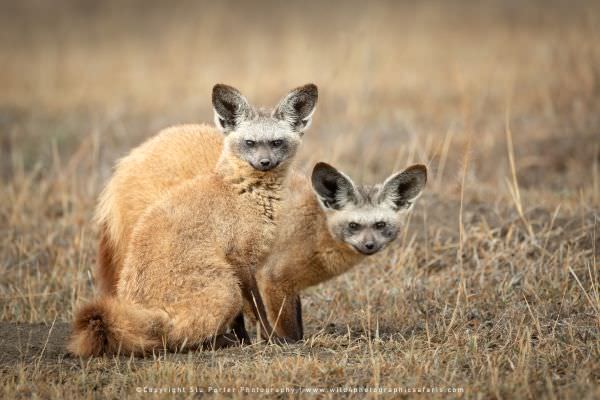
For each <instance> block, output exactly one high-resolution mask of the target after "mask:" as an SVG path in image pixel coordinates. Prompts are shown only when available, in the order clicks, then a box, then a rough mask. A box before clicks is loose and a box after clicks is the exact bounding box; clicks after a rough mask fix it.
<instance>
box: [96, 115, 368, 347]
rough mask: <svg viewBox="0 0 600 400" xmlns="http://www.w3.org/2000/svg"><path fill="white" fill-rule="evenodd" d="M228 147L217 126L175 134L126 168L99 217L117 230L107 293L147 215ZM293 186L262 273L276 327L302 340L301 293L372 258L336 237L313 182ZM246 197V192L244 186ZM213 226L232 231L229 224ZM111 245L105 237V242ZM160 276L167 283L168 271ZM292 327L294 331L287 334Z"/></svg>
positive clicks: (297, 177)
mask: <svg viewBox="0 0 600 400" xmlns="http://www.w3.org/2000/svg"><path fill="white" fill-rule="evenodd" d="M222 143H223V140H222V134H221V133H220V132H218V131H217V130H215V129H214V128H211V127H209V126H205V125H188V126H184V127H174V128H169V129H167V130H165V131H163V132H161V133H160V134H159V135H158V136H157V137H155V138H152V139H150V140H148V141H146V142H145V143H144V144H142V145H141V146H140V147H138V148H137V149H135V150H134V151H133V152H132V153H131V154H130V156H128V157H126V158H124V159H123V160H121V161H120V162H119V164H118V165H117V168H116V170H115V175H114V177H113V179H112V180H111V181H110V183H109V185H108V186H107V188H106V189H105V190H104V192H103V194H102V197H101V202H100V206H99V207H98V211H97V219H98V220H99V221H101V222H103V223H105V224H106V225H107V226H108V227H109V229H108V230H107V233H108V235H109V236H110V238H109V240H108V241H107V242H108V243H110V244H111V245H112V246H114V249H115V255H114V256H113V257H112V260H113V264H110V263H107V262H104V261H105V260H104V258H100V259H99V263H98V272H97V278H98V280H99V282H100V284H101V286H100V287H101V290H102V291H103V293H106V294H110V293H116V290H114V291H113V290H112V289H111V290H106V289H104V288H115V289H116V287H117V282H118V280H119V276H120V271H121V269H122V265H123V261H124V254H125V252H126V250H125V249H124V248H125V247H126V246H127V245H128V244H129V243H130V241H131V236H132V226H133V225H135V224H136V222H137V221H138V219H139V218H140V216H141V215H142V213H143V211H144V210H146V209H147V208H148V206H149V205H150V204H153V203H155V202H156V201H157V200H158V199H161V198H162V197H163V196H165V194H166V193H167V192H168V191H169V190H170V189H172V188H173V187H176V186H177V185H180V184H182V183H185V182H187V181H189V180H190V179H192V178H194V177H197V176H206V175H207V174H208V171H210V170H212V168H214V166H215V165H216V164H217V161H218V157H219V154H220V152H221V150H222V147H223V144H222ZM288 185H289V190H288V191H287V201H286V202H285V203H284V204H283V207H284V209H283V210H282V215H283V218H284V223H283V224H281V227H280V229H281V231H280V233H278V236H277V243H276V244H275V245H274V247H273V255H272V257H270V258H269V259H268V261H267V262H266V263H265V269H264V271H260V272H259V275H258V281H259V282H258V284H259V286H260V288H261V294H262V296H263V299H264V301H265V306H266V307H267V311H268V315H269V321H270V322H271V323H272V324H274V323H275V321H278V324H277V327H276V332H277V333H278V334H281V333H285V335H284V336H296V337H297V336H298V335H297V332H293V331H294V328H293V327H294V326H296V325H297V324H295V323H294V321H295V319H296V317H295V312H293V311H294V310H293V309H294V304H293V302H292V300H293V299H294V297H295V296H296V295H297V294H298V293H299V292H300V291H301V290H303V289H305V288H307V287H309V286H312V285H316V284H318V283H321V282H324V281H326V280H328V279H331V278H333V277H335V276H337V275H339V274H341V273H343V272H344V271H346V270H348V269H350V268H351V267H353V266H354V265H356V264H357V263H359V262H360V261H361V260H362V259H363V258H364V256H362V255H361V254H359V253H358V252H356V251H355V250H353V249H350V248H349V247H348V246H347V245H345V244H344V243H341V242H337V241H335V240H334V239H333V238H332V237H331V235H330V234H329V231H328V230H327V225H326V220H325V215H324V213H323V211H322V210H321V209H320V207H319V205H318V203H317V200H316V198H315V195H314V193H313V191H312V188H311V185H310V182H309V181H308V179H307V178H306V177H304V176H303V175H301V174H298V173H292V176H291V178H290V180H289V184H288ZM246 186H251V185H250V182H246ZM239 190H240V191H242V187H241V186H240V189H239ZM179 212H183V211H179ZM148 218H150V217H148ZM183 219H185V218H183ZM184 222H185V221H184ZM213 223H214V224H215V225H219V226H222V227H226V226H227V225H226V224H224V222H223V221H222V222H213ZM149 226H151V224H150V225H149ZM249 227H251V226H250V225H249ZM236 229H238V226H236ZM251 229H252V227H251ZM226 230H227V229H226ZM162 231H163V230H162V228H161V229H150V232H149V235H156V234H158V233H159V232H162ZM225 233H227V232H225ZM156 237H157V238H158V237H159V236H156ZM104 240H105V239H103V238H101V242H102V241H104ZM163 240H167V239H166V238H161V239H157V242H156V243H157V246H158V247H157V248H161V247H160V246H164V243H166V242H162V243H163V244H161V241H163ZM169 240H170V239H169ZM161 251H162V250H161ZM157 254H160V251H159V252H158V253H157ZM158 276H159V277H160V278H164V270H162V272H160V274H159V275H158ZM127 279H128V278H127ZM159 280H160V279H159ZM159 284H160V282H159ZM284 299H285V300H286V301H284ZM251 310H252V304H251V302H250V303H247V304H246V307H245V314H246V315H252V313H250V311H251ZM285 326H289V328H288V329H287V330H286V329H285Z"/></svg>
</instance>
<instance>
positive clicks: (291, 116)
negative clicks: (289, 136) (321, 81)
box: [273, 83, 319, 134]
mask: <svg viewBox="0 0 600 400" xmlns="http://www.w3.org/2000/svg"><path fill="white" fill-rule="evenodd" d="M318 98H319V90H318V89H317V85H314V84H312V83H309V84H306V85H304V86H300V87H299V88H296V89H293V90H291V91H290V92H289V93H288V94H287V95H286V96H285V97H284V98H283V99H282V100H281V101H280V102H279V104H278V105H277V107H275V110H273V117H275V118H277V119H280V120H283V121H286V122H288V123H289V124H290V125H291V127H292V129H294V131H296V132H298V133H299V134H302V133H303V132H304V131H305V130H306V129H308V127H309V126H310V123H311V121H312V115H313V112H315V107H316V105H317V99H318Z"/></svg>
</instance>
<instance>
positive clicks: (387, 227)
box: [312, 163, 427, 255]
mask: <svg viewBox="0 0 600 400" xmlns="http://www.w3.org/2000/svg"><path fill="white" fill-rule="evenodd" d="M426 182H427V168H426V167H425V166H424V165H413V166H411V167H409V168H407V169H406V170H404V171H402V172H399V173H396V174H393V175H391V176H390V177H389V178H387V179H386V180H385V182H383V183H382V184H377V185H374V186H360V185H355V184H354V183H353V182H352V180H351V179H350V178H349V177H348V176H347V175H345V174H343V173H341V172H339V171H338V170H336V169H335V168H333V167H332V166H331V165H329V164H326V163H318V164H317V165H315V167H314V169H313V173H312V185H313V189H314V191H315V193H316V194H317V198H318V200H319V203H320V204H321V206H322V208H323V210H324V211H325V214H326V217H327V226H328V228H329V232H330V233H331V235H332V236H333V237H334V238H335V239H336V240H338V241H342V242H344V243H346V244H347V245H348V246H350V247H352V248H353V249H355V250H356V251H358V252H360V253H362V254H365V255H370V254H375V253H377V252H378V251H380V250H381V249H383V248H384V247H385V246H386V245H387V244H388V243H390V242H391V241H393V240H394V239H395V238H396V237H397V236H398V232H399V231H400V229H401V227H402V217H403V214H404V212H405V211H407V210H409V209H410V208H411V207H412V205H413V204H414V202H415V200H416V199H417V198H418V197H419V195H420V194H421V191H422V190H423V187H424V186H425V183H426Z"/></svg>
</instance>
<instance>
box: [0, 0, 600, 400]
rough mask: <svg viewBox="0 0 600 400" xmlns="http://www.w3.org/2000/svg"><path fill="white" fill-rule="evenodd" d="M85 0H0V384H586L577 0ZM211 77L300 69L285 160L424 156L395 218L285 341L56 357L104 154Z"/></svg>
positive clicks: (593, 254) (294, 74) (556, 392)
mask: <svg viewBox="0 0 600 400" xmlns="http://www.w3.org/2000/svg"><path fill="white" fill-rule="evenodd" d="M92 4H93V3H89V2H84V3H79V2H69V3H66V2H65V3H64V4H62V5H60V6H57V5H56V2H52V4H50V3H47V4H46V2H33V1H32V2H11V3H7V4H2V5H0V8H1V10H0V27H1V28H0V87H1V88H2V89H1V90H0V132H1V133H0V134H1V136H0V179H2V187H1V188H0V198H2V202H1V203H0V271H1V275H0V321H5V323H3V324H2V325H0V326H1V327H2V328H1V331H0V336H1V338H0V349H1V350H2V351H1V352H2V354H3V358H2V363H1V365H0V377H1V382H2V386H1V388H0V397H3V398H9V397H14V396H21V397H29V396H30V395H36V396H38V397H41V398H47V397H61V398H71V397H74V396H81V397H96V396H98V397H100V396H102V397H104V396H107V397H112V398H122V397H123V396H124V395H134V394H135V388H136V387H138V386H142V387H143V386H149V387H163V386H166V387H189V386H197V387H204V388H207V387H208V386H212V387H215V386H219V387H234V388H237V387H240V386H244V387H263V388H281V387H319V388H329V387H337V386H349V387H356V386H384V387H392V388H393V387H404V388H413V387H415V388H421V387H460V388H464V390H465V393H464V394H458V395H457V394H450V396H466V397H477V398H490V397H491V398H513V397H517V398H539V397H548V398H575V397H577V398H582V399H585V398H590V399H591V398H598V397H599V396H600V361H599V360H600V345H599V343H600V333H599V327H600V294H599V290H600V288H599V284H600V279H599V269H598V264H597V263H598V261H597V259H598V255H599V253H600V251H599V250H598V249H599V248H600V240H599V239H598V237H599V236H600V229H599V227H598V225H599V221H598V213H599V211H600V208H599V206H600V198H599V196H600V183H599V179H600V178H599V166H598V163H599V161H600V135H599V132H600V40H599V39H600V30H599V29H598V27H600V23H599V22H600V21H599V16H600V8H599V7H598V5H597V4H594V2H591V1H590V2H576V3H568V4H567V3H565V4H562V3H558V2H543V3H539V4H534V3H530V4H529V5H521V4H520V2H514V3H513V2H503V3H500V2H498V3H494V2H483V3H481V2H478V3H470V2H469V3H454V2H453V3H452V4H449V3H447V2H443V3H430V2H428V3H422V4H419V5H417V6H415V5H409V4H397V3H396V2H390V3H370V4H368V5H367V4H366V3H363V2H353V3H345V6H344V7H339V6H335V5H333V4H330V5H328V6H322V5H318V3H317V2H315V3H312V2H309V3H308V4H306V3H305V2H296V3H295V4H290V5H286V6H285V7H284V6H282V5H276V4H275V3H274V2H273V4H267V3H265V4H264V5H263V6H253V7H251V6H249V5H245V4H240V3H238V2H227V3H220V5H218V6H217V5H212V6H208V5H202V4H199V3H197V2H190V3H183V2H178V3H177V5H166V4H163V3H156V2H151V3H148V2H145V1H144V2H137V3H135V2H134V3H128V5H123V4H119V3H117V2H115V3H112V2H109V3H104V2H102V3H98V5H96V6H92ZM218 81H221V82H227V83H230V84H233V85H235V86H238V87H239V88H240V89H241V90H242V91H243V92H244V93H246V94H247V95H248V97H249V98H250V99H251V100H253V101H257V102H262V103H266V104H270V103H273V102H274V101H275V100H276V99H277V98H278V96H280V95H282V94H283V93H284V92H285V90H287V89H288V88H290V87H292V86H295V85H298V84H301V83H304V82H307V81H314V82H315V83H317V84H318V85H319V86H320V89H321V98H320V105H319V109H318V111H317V113H316V116H315V122H314V126H313V128H312V129H311V131H310V132H309V133H307V135H306V139H305V142H304V145H303V146H304V149H303V151H302V154H301V155H300V158H301V165H302V166H303V167H304V168H308V167H310V166H311V164H312V163H314V162H315V161H317V160H324V161H328V162H332V163H334V164H335V165H336V166H339V167H340V168H342V169H343V170H345V171H347V172H348V173H349V174H351V175H352V176H353V177H357V178H359V179H360V180H363V181H366V182H373V181H375V180H378V179H381V178H383V177H385V176H387V175H388V174H389V173H390V172H392V170H397V169H400V168H402V167H404V166H406V165H408V164H409V163H411V162H416V161H419V162H426V163H427V164H428V165H429V166H430V170H431V175H430V183H429V184H428V187H427V190H426V193H425V195H424V196H423V198H422V200H421V201H420V204H419V205H418V206H417V208H416V210H415V212H414V213H413V214H412V216H411V219H410V223H409V224H407V228H406V231H405V233H404V235H403V236H402V238H401V240H399V241H398V243H397V244H396V245H395V246H393V247H392V248H390V249H388V250H387V251H386V252H385V253H384V254H382V255H380V256H377V257H376V258H373V259H369V262H367V263H365V264H364V265H361V266H359V267H357V268H355V269H354V270H353V271H352V272H350V273H348V274H346V275H344V276H342V277H340V278H338V279H336V280H334V281H332V282H328V283H326V284H323V285H321V286H319V287H317V288H313V289H311V290H308V291H307V292H306V293H305V296H304V307H305V313H304V314H305V321H306V341H305V342H304V343H301V344H298V345H293V346H286V347H277V346H265V345H263V344H257V345H253V346H249V347H246V348H243V349H232V350H225V351H217V352H203V353H198V354H189V355H173V354H169V355H163V356H160V357H157V358H154V359H152V358H151V359H146V360H129V359H123V358H122V359H94V360H91V361H83V360H76V359H72V358H65V357H64V353H63V350H62V348H61V343H62V341H63V339H64V336H65V335H66V333H67V328H66V325H65V322H68V321H69V320H70V318H71V315H72V310H73V306H74V305H75V304H76V303H77V302H79V301H82V300H84V299H87V298H90V297H91V296H92V295H93V293H94V289H93V282H92V279H91V269H92V266H93V264H94V258H95V242H96V233H97V232H96V227H95V226H94V225H93V224H92V223H91V221H90V219H91V215H92V212H93V207H94V204H95V201H96V197H97V195H98V192H99V190H100V189H101V187H102V185H103V183H104V182H105V181H106V179H108V177H109V175H110V168H111V166H112V165H113V163H114V161H115V160H116V159H117V158H118V157H119V156H122V155H123V154H125V153H126V152H127V151H128V149H130V148H131V147H132V146H134V145H136V144H137V143H139V142H140V141H141V140H143V139H144V138H146V137H148V136H150V135H152V134H153V133H155V132H156V131H157V130H158V129H160V128H162V127H165V126H167V125H171V124H175V123H180V122H190V121H209V120H211V111H210V107H209V105H210V104H209V93H210V88H211V86H212V85H213V84H214V83H215V82H218ZM7 322H11V323H14V322H22V323H45V324H42V325H39V324H38V325H19V327H20V328H19V329H17V328H16V326H15V325H14V324H8V323H7ZM32 327H34V328H35V329H33V328H32ZM51 327H52V328H51ZM50 328H51V329H50ZM49 330H51V332H50V333H48V331H49ZM27 332H29V333H27ZM16 349H18V351H17V350H16ZM273 395H276V394H273ZM347 395H348V394H347ZM146 396H147V395H143V394H142V395H141V397H146ZM295 396H301V395H299V394H296V395H295ZM319 396H321V397H325V398H327V397H333V396H334V395H333V394H330V393H329V394H328V393H325V394H321V395H319ZM350 396H355V397H362V396H361V395H360V394H354V395H350ZM371 396H374V395H373V394H372V395H371ZM437 396H440V395H437ZM444 396H446V395H444Z"/></svg>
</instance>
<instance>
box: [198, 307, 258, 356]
mask: <svg viewBox="0 0 600 400" xmlns="http://www.w3.org/2000/svg"><path fill="white" fill-rule="evenodd" d="M229 328H230V329H231V332H229V333H223V334H221V335H217V336H215V337H213V338H211V339H208V340H206V342H205V343H204V344H203V348H204V349H205V350H218V349H224V348H227V347H237V346H241V345H244V344H250V343H251V342H250V336H249V335H248V331H246V325H245V324H244V314H243V313H239V314H238V316H237V317H235V318H234V320H233V321H232V322H231V325H230V326H229Z"/></svg>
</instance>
